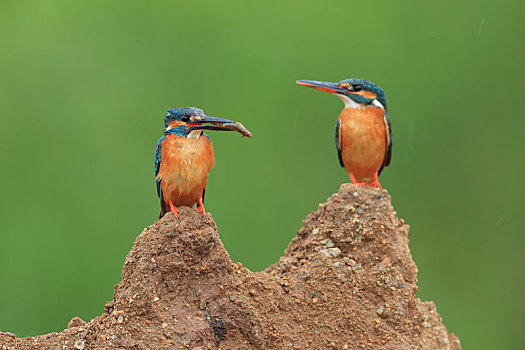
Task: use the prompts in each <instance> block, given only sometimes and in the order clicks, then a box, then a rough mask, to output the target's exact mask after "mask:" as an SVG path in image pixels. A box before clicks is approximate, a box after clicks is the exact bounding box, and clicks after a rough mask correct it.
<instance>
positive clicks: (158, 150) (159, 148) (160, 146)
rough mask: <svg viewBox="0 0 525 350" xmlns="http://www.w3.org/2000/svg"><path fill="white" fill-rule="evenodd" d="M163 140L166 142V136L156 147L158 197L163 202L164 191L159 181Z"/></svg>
mask: <svg viewBox="0 0 525 350" xmlns="http://www.w3.org/2000/svg"><path fill="white" fill-rule="evenodd" d="M162 140H164V135H162V137H161V138H160V139H159V141H158V142H157V145H156V146H155V181H156V182H157V195H158V196H159V198H160V199H161V202H162V189H161V188H160V180H159V179H157V175H158V174H159V170H160V161H161V159H160V153H161V149H162Z"/></svg>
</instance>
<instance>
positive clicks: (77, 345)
mask: <svg viewBox="0 0 525 350" xmlns="http://www.w3.org/2000/svg"><path fill="white" fill-rule="evenodd" d="M84 344H85V342H84V340H83V339H80V340H77V341H76V342H75V345H74V347H75V349H78V350H84Z"/></svg>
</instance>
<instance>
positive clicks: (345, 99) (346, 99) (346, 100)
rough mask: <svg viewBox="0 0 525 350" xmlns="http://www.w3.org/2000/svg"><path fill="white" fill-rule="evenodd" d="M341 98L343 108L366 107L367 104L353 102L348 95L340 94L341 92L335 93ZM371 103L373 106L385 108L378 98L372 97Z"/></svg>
mask: <svg viewBox="0 0 525 350" xmlns="http://www.w3.org/2000/svg"><path fill="white" fill-rule="evenodd" d="M336 95H337V96H338V97H339V98H340V99H341V100H343V103H344V104H345V108H353V109H358V108H366V107H367V106H365V105H362V104H360V103H357V102H355V101H354V100H352V99H351V98H350V97H348V96H345V95H341V94H336ZM372 105H374V106H375V107H379V108H382V109H385V107H384V106H383V105H382V104H381V102H379V101H378V100H376V99H374V100H373V101H372Z"/></svg>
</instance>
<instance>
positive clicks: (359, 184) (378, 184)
mask: <svg viewBox="0 0 525 350" xmlns="http://www.w3.org/2000/svg"><path fill="white" fill-rule="evenodd" d="M350 181H352V183H353V184H354V185H356V186H361V187H365V186H372V187H377V188H383V187H381V184H380V183H379V180H378V179H377V173H375V174H374V181H372V183H370V184H367V183H366V182H357V179H356V178H355V176H354V175H352V174H350Z"/></svg>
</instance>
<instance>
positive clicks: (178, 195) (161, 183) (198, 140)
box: [155, 107, 252, 218]
mask: <svg viewBox="0 0 525 350" xmlns="http://www.w3.org/2000/svg"><path fill="white" fill-rule="evenodd" d="M164 127H165V130H164V134H163V135H162V137H161V138H160V139H159V141H158V142H157V145H156V147H155V180H156V182H157V194H158V196H159V198H160V214H159V218H162V217H163V216H164V214H166V212H168V211H169V210H171V211H172V212H173V214H174V215H175V217H178V216H179V214H178V211H177V207H179V206H185V207H191V206H193V205H194V204H197V208H198V209H199V210H200V211H201V213H202V214H203V215H205V214H206V211H205V210H204V204H203V202H204V192H205V190H206V183H207V181H208V174H209V172H210V170H211V168H212V167H213V166H214V165H215V157H214V152H213V146H212V144H211V140H210V138H209V136H208V135H205V134H204V133H203V130H218V131H237V132H238V133H240V134H241V135H242V136H246V137H251V136H252V134H251V133H250V132H249V131H248V130H247V129H246V128H245V127H244V126H243V125H242V124H241V123H238V122H234V121H231V120H228V119H222V118H216V117H209V116H207V115H205V114H204V112H203V111H202V110H201V109H198V108H195V107H176V108H172V109H169V110H168V111H167V112H166V116H165V117H164Z"/></svg>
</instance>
